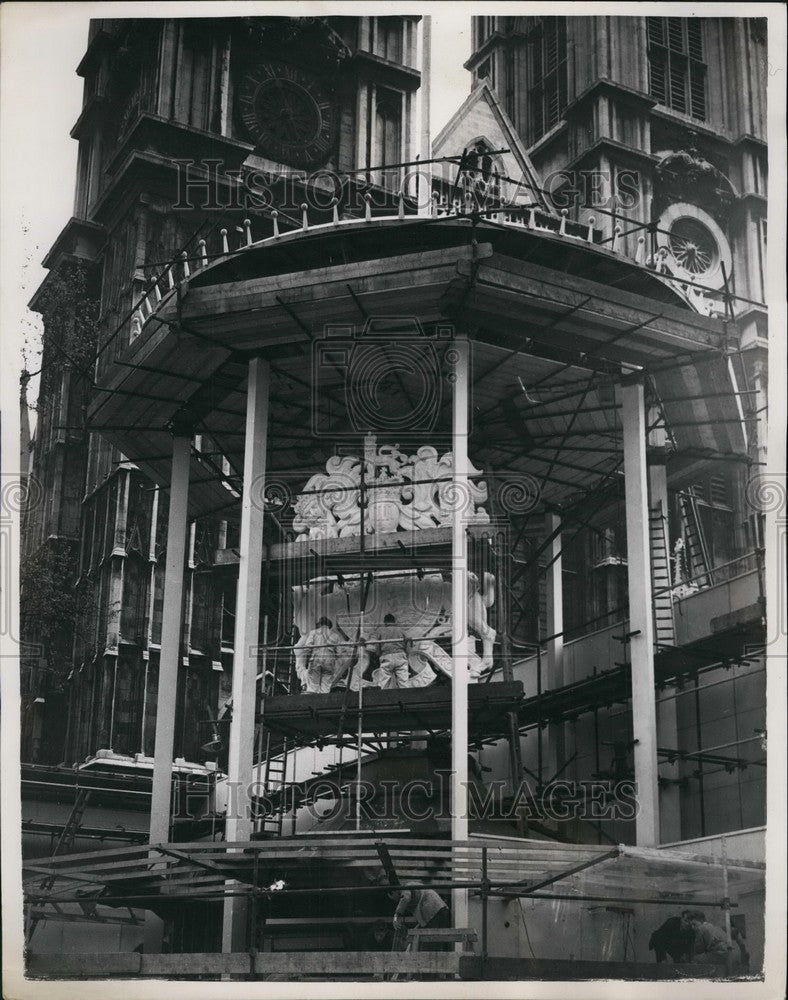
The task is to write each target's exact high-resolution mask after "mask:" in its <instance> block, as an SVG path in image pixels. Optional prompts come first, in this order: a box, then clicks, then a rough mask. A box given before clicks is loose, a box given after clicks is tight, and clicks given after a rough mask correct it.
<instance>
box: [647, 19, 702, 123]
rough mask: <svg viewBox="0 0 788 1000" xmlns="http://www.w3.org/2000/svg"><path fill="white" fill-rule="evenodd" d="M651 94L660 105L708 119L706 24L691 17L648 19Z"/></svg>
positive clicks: (694, 116)
mask: <svg viewBox="0 0 788 1000" xmlns="http://www.w3.org/2000/svg"><path fill="white" fill-rule="evenodd" d="M646 25H647V29H648V59H649V93H650V94H651V96H652V97H654V98H655V99H656V100H657V102H658V103H659V104H664V105H665V107H667V108H671V109H672V110H673V111H680V112H681V113H682V114H685V115H692V117H693V118H698V119H699V120H700V121H704V120H705V118H706V64H705V63H704V61H703V22H702V21H701V20H700V19H699V18H688V17H647V18H646Z"/></svg>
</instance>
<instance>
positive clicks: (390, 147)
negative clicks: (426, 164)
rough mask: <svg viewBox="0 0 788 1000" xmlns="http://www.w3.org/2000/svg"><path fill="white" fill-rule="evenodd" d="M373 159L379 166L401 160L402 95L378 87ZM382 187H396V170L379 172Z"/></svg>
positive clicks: (397, 172) (397, 176) (397, 174)
mask: <svg viewBox="0 0 788 1000" xmlns="http://www.w3.org/2000/svg"><path fill="white" fill-rule="evenodd" d="M375 148H376V157H375V159H376V160H377V162H378V163H379V164H380V165H381V166H387V165H389V164H394V163H399V162H400V160H401V159H402V157H401V155H400V154H401V152H402V95H401V94H399V93H397V92H396V91H392V90H386V89H384V88H383V87H379V88H378V91H377V101H376V104H375ZM380 175H381V178H382V184H383V186H384V187H396V184H397V180H398V178H399V171H398V170H384V171H381V174H380Z"/></svg>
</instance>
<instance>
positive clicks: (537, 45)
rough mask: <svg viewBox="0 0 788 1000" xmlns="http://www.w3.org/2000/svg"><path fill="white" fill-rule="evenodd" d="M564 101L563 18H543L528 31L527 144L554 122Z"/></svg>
mask: <svg viewBox="0 0 788 1000" xmlns="http://www.w3.org/2000/svg"><path fill="white" fill-rule="evenodd" d="M566 104H567V83H566V18H563V17H543V18H541V19H540V20H539V21H538V22H537V23H536V25H535V26H534V27H533V28H532V29H531V31H530V32H529V34H528V129H527V144H528V145H529V146H530V145H533V143H535V142H536V141H537V140H538V139H541V137H542V136H543V135H545V133H547V132H549V131H550V129H551V128H553V126H555V125H557V124H558V122H559V121H560V120H561V116H562V115H563V113H564V109H565V108H566Z"/></svg>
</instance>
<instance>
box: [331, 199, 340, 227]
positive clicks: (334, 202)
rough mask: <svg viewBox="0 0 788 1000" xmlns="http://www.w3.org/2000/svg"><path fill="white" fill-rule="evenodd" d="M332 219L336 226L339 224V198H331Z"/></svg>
mask: <svg viewBox="0 0 788 1000" xmlns="http://www.w3.org/2000/svg"><path fill="white" fill-rule="evenodd" d="M331 214H332V221H333V223H334V225H335V226H338V225H339V198H332V199H331Z"/></svg>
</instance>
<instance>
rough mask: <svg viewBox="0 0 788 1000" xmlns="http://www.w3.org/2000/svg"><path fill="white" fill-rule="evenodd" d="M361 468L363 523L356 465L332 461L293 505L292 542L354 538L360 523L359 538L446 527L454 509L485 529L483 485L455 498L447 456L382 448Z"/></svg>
mask: <svg viewBox="0 0 788 1000" xmlns="http://www.w3.org/2000/svg"><path fill="white" fill-rule="evenodd" d="M363 465H364V481H363V492H364V497H365V507H364V517H363V519H362V508H361V493H362V476H361V472H362V459H360V458H355V457H349V456H342V457H339V456H332V457H331V458H329V459H328V461H327V462H326V471H325V473H323V472H318V473H316V474H315V475H314V476H312V477H311V478H310V479H309V481H308V482H307V484H306V486H305V487H304V491H303V492H302V493H301V494H299V496H298V497H296V500H295V503H294V504H293V509H294V511H295V516H294V518H293V529H294V530H295V531H296V532H297V536H296V541H299V542H302V541H307V540H309V539H320V538H345V537H348V536H353V535H360V534H361V531H362V520H363V530H364V533H365V534H373V533H390V532H395V531H415V530H418V529H420V528H436V527H442V526H448V525H450V524H451V520H452V517H453V514H454V511H455V509H456V506H457V504H460V505H462V508H463V516H464V517H465V519H466V520H467V522H468V524H487V523H489V520H490V518H489V515H488V513H487V511H486V510H484V508H483V507H482V506H481V504H483V503H485V502H486V500H487V484H486V483H484V482H478V481H474V480H473V479H471V480H470V481H469V483H468V490H467V495H463V496H459V495H458V493H457V489H456V486H455V484H454V483H453V481H452V470H453V468H454V458H453V456H452V453H451V452H446V453H445V454H444V455H441V456H439V454H438V452H437V450H436V449H435V448H433V447H432V446H430V445H424V446H422V447H421V448H419V449H418V451H417V452H416V453H415V454H414V455H410V456H408V455H405V454H404V453H403V452H401V451H400V450H399V448H398V447H397V446H396V445H393V446H392V445H382V446H381V447H380V448H378V449H376V450H374V451H373V452H371V453H370V454H369V455H368V457H366V458H365V459H363ZM470 474H471V476H472V477H475V476H479V475H480V474H481V470H480V469H475V468H474V467H473V466H471V467H470Z"/></svg>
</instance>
